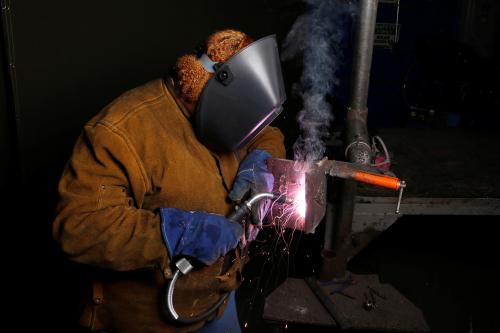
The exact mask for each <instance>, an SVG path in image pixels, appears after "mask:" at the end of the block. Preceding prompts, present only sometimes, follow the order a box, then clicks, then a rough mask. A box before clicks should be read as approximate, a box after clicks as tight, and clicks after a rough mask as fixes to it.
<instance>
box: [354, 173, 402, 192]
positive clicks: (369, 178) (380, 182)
mask: <svg viewBox="0 0 500 333" xmlns="http://www.w3.org/2000/svg"><path fill="white" fill-rule="evenodd" d="M352 178H353V179H354V180H357V181H358V182H362V183H367V184H372V185H376V186H380V187H385V188H388V189H391V190H394V191H397V190H399V189H400V188H401V181H400V180H399V178H396V177H391V176H386V175H377V174H373V173H369V172H363V171H355V172H354V173H353V175H352Z"/></svg>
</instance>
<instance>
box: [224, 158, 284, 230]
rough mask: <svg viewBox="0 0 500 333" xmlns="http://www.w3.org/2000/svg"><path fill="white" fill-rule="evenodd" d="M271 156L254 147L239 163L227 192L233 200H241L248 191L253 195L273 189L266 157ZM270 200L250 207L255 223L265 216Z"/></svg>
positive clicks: (272, 179) (258, 222)
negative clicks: (236, 172) (229, 190)
mask: <svg viewBox="0 0 500 333" xmlns="http://www.w3.org/2000/svg"><path fill="white" fill-rule="evenodd" d="M270 157H271V154H269V153H268V152H267V151H264V150H260V149H255V150H253V151H252V152H251V153H250V154H248V155H247V156H246V157H245V159H243V161H242V162H241V163H240V167H239V169H238V174H237V175H236V179H235V181H234V184H233V188H232V190H231V192H230V193H229V198H230V199H231V200H233V201H237V202H239V201H241V200H242V199H243V198H244V197H245V195H246V194H247V193H248V192H250V195H254V194H257V193H262V192H271V191H272V190H273V184H274V176H273V174H272V173H270V172H269V170H268V169H267V163H266V162H267V159H268V158H270ZM270 205H271V200H261V201H260V202H259V204H256V205H255V207H252V219H253V222H254V223H255V224H260V223H262V220H263V219H264V217H265V216H266V214H267V212H268V210H269V207H270Z"/></svg>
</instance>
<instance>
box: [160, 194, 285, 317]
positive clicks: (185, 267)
mask: <svg viewBox="0 0 500 333" xmlns="http://www.w3.org/2000/svg"><path fill="white" fill-rule="evenodd" d="M262 199H274V200H276V201H277V202H280V203H290V200H289V199H288V198H287V197H286V196H284V195H279V194H276V193H270V192H269V193H268V192H263V193H258V194H256V195H254V196H252V197H251V198H250V199H248V200H247V201H245V202H244V203H243V204H242V205H241V206H240V207H236V208H235V209H234V210H233V212H231V214H229V216H228V217H227V219H228V220H230V221H231V222H234V223H239V224H243V223H244V222H243V220H244V218H245V217H246V216H247V214H249V213H250V211H251V209H252V205H254V204H255V203H257V202H259V201H260V200H262ZM175 266H176V267H177V270H176V271H175V273H174V275H173V277H172V279H171V280H169V281H168V282H167V286H166V297H165V302H164V305H163V312H164V314H165V315H166V316H167V318H169V319H171V320H173V321H174V322H177V323H181V324H193V323H196V322H200V321H202V320H204V319H206V318H208V317H209V316H210V315H212V314H213V313H214V312H215V311H217V309H218V308H219V307H220V306H221V305H222V304H223V303H224V301H225V300H226V299H227V297H228V296H229V293H227V294H224V295H222V296H221V298H220V299H219V300H218V301H217V302H215V303H214V305H212V306H211V307H210V308H209V309H208V310H206V311H205V312H203V313H201V314H199V315H196V316H190V317H181V316H180V315H179V314H178V313H177V311H176V310H175V306H174V290H175V284H176V282H177V280H178V279H179V277H180V276H182V275H187V274H189V272H191V271H192V270H193V268H194V265H193V264H192V263H191V262H190V261H189V260H188V259H186V258H181V259H179V260H178V261H177V262H176V263H175Z"/></svg>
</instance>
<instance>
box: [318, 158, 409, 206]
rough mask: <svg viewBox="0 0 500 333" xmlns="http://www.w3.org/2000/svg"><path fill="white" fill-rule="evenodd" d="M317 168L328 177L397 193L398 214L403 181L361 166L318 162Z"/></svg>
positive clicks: (346, 163) (339, 162) (331, 161)
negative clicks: (349, 180) (328, 175)
mask: <svg viewBox="0 0 500 333" xmlns="http://www.w3.org/2000/svg"><path fill="white" fill-rule="evenodd" d="M317 166H318V167H320V168H323V169H324V171H325V173H328V174H330V176H335V177H340V178H344V179H353V180H356V181H358V182H361V183H366V184H371V185H375V186H380V187H385V188H388V189H391V190H394V191H399V198H398V204H397V207H396V214H399V209H400V207H401V199H402V198H403V190H404V188H405V187H406V183H405V181H404V180H400V179H399V178H397V177H391V176H387V175H382V174H377V173H375V172H376V170H374V171H373V172H371V169H373V168H371V167H369V166H362V165H358V164H354V163H348V162H341V161H334V160H322V161H320V162H318V164H317Z"/></svg>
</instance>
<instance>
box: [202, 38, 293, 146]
mask: <svg viewBox="0 0 500 333" xmlns="http://www.w3.org/2000/svg"><path fill="white" fill-rule="evenodd" d="M200 61H201V62H202V64H203V66H204V67H205V69H207V70H209V71H211V72H212V73H214V76H213V77H212V78H211V79H210V80H209V81H208V82H207V84H206V86H205V88H204V89H203V92H202V93H201V96H200V99H199V100H198V106H197V111H196V116H195V131H196V135H197V136H198V139H199V140H200V141H201V142H202V143H203V144H204V145H206V146H207V147H209V148H210V149H213V150H216V151H223V152H229V151H235V150H238V149H240V148H242V147H243V146H244V145H245V144H247V143H248V142H250V140H252V139H253V138H255V137H256V136H257V135H258V134H259V133H260V132H261V131H262V130H263V129H264V128H265V127H266V126H267V125H269V124H270V123H271V122H272V121H273V120H274V119H275V118H276V117H277V116H278V115H279V114H280V112H281V110H282V104H283V103H284V102H285V99H286V94H285V87H284V83H283V76H282V73H281V65H280V58H279V54H278V45H277V42H276V37H275V36H274V35H271V36H267V37H264V38H261V39H259V40H257V41H255V42H253V43H251V44H250V45H248V46H246V47H245V48H243V49H241V50H240V51H239V52H238V53H236V54H234V55H233V56H232V57H230V58H229V59H228V60H227V61H226V62H224V63H213V62H211V60H210V59H209V58H208V56H206V55H202V56H201V57H200Z"/></svg>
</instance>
